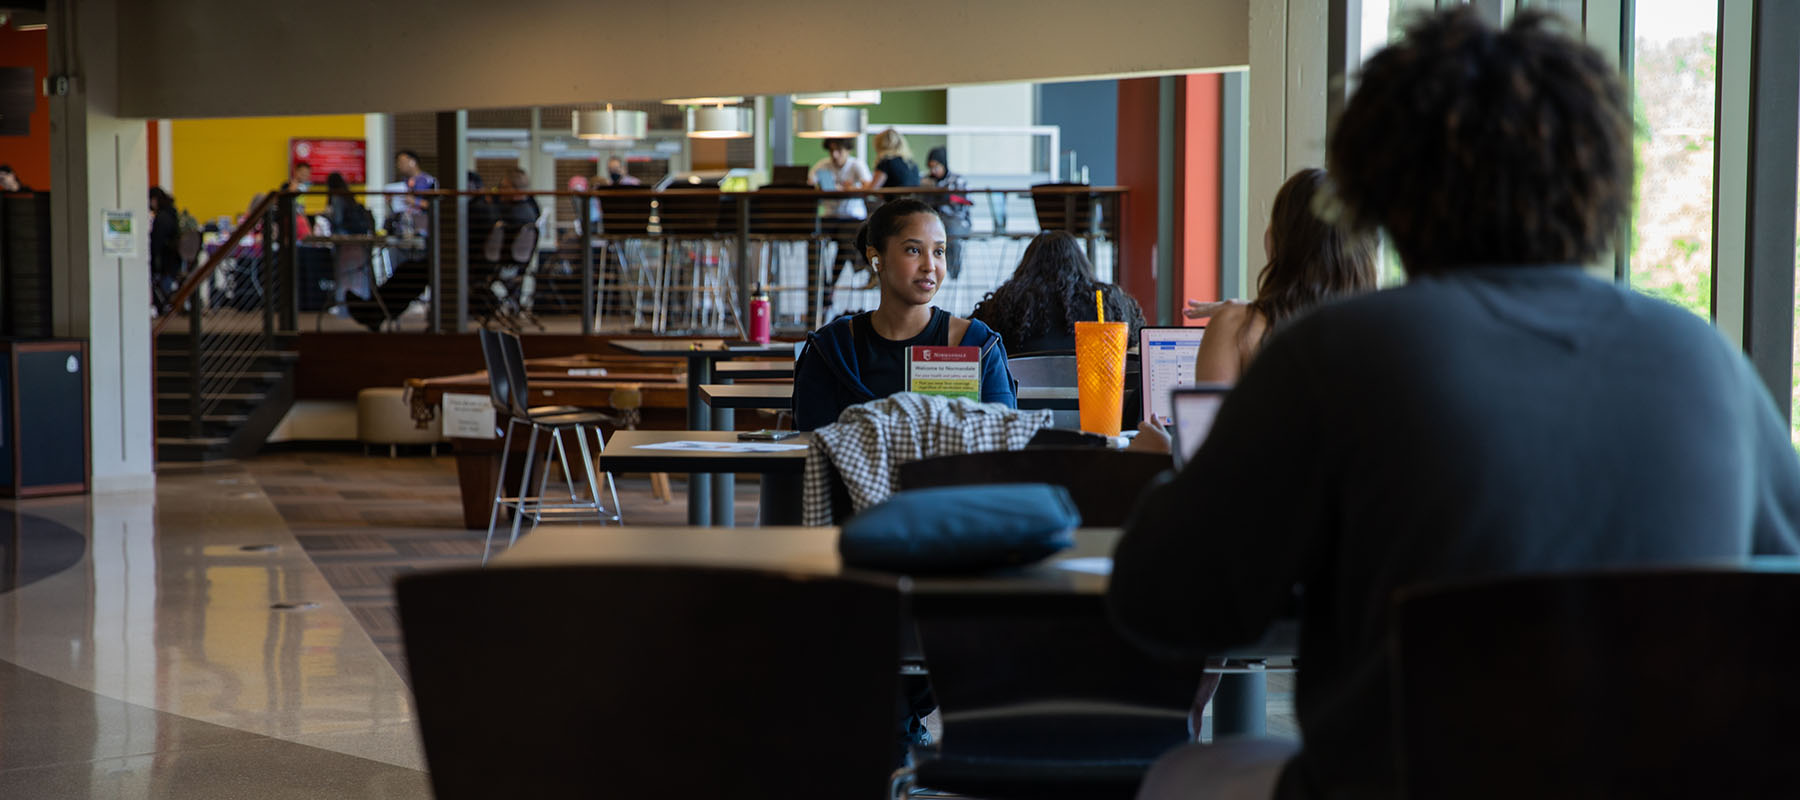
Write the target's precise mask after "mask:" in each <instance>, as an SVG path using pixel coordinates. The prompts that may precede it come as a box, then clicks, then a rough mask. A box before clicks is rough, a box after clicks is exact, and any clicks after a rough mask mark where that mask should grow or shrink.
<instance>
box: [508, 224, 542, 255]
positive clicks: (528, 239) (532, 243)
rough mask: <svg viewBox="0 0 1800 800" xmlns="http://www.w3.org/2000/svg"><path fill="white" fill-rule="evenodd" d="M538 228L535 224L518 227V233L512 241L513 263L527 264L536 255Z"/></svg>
mask: <svg viewBox="0 0 1800 800" xmlns="http://www.w3.org/2000/svg"><path fill="white" fill-rule="evenodd" d="M537 243H538V229H537V226H536V225H525V226H523V227H521V228H519V233H518V235H516V236H514V237H513V241H512V260H513V263H515V264H529V263H531V259H532V257H533V256H535V255H537Z"/></svg>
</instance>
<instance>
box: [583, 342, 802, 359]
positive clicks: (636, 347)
mask: <svg viewBox="0 0 1800 800" xmlns="http://www.w3.org/2000/svg"><path fill="white" fill-rule="evenodd" d="M608 344H611V345H612V346H613V347H616V348H619V349H620V350H623V351H625V352H627V353H630V354H632V355H638V356H655V357H658V358H670V357H680V358H690V359H692V358H710V359H726V358H737V357H740V356H758V357H762V358H780V357H783V356H785V357H787V358H790V359H791V358H793V356H794V343H793V342H770V343H768V344H754V343H752V344H742V345H732V346H729V347H728V346H726V343H725V340H724V339H614V340H612V341H610V342H608Z"/></svg>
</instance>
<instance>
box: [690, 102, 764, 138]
mask: <svg viewBox="0 0 1800 800" xmlns="http://www.w3.org/2000/svg"><path fill="white" fill-rule="evenodd" d="M754 116H755V115H754V114H753V113H752V112H751V110H750V109H748V108H744V107H742V106H724V105H716V106H712V107H710V108H706V107H702V108H690V109H688V110H687V135H688V138H690V139H748V138H750V135H751V132H752V131H753V130H754V129H755V124H756V123H755V120H754Z"/></svg>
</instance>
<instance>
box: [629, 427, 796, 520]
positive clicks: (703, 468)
mask: <svg viewBox="0 0 1800 800" xmlns="http://www.w3.org/2000/svg"><path fill="white" fill-rule="evenodd" d="M682 441H687V442H736V441H738V438H737V432H736V431H614V432H613V435H612V438H610V439H607V440H606V449H605V450H604V451H602V452H601V453H600V468H601V469H603V470H605V471H607V472H700V473H708V472H762V473H792V474H796V475H798V474H800V473H801V472H803V471H805V469H806V453H807V451H808V450H810V449H811V445H812V434H810V433H802V434H799V435H796V436H793V437H790V438H787V439H783V440H781V441H779V442H774V444H799V445H807V446H808V447H806V448H803V449H796V450H782V451H779V452H774V453H707V452H696V451H691V450H643V449H639V448H640V447H641V446H642V445H646V444H659V443H662V442H682ZM609 530H616V529H609ZM659 530H660V529H659Z"/></svg>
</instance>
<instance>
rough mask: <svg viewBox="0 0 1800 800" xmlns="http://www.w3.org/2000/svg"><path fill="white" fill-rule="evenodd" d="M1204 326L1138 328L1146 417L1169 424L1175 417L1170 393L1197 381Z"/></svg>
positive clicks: (1204, 331)
mask: <svg viewBox="0 0 1800 800" xmlns="http://www.w3.org/2000/svg"><path fill="white" fill-rule="evenodd" d="M1205 334H1206V328H1205V327H1204V326H1187V327H1144V328H1142V329H1140V330H1138V358H1139V359H1140V360H1141V364H1142V366H1141V367H1140V369H1141V370H1142V371H1143V387H1144V390H1143V392H1141V394H1142V396H1143V399H1144V417H1143V418H1144V419H1146V420H1149V419H1156V420H1159V421H1161V422H1162V424H1163V425H1168V424H1169V423H1170V421H1171V420H1173V419H1174V418H1175V413H1174V411H1172V410H1171V409H1170V407H1169V393H1170V392H1172V391H1174V390H1176V389H1178V388H1181V387H1184V386H1192V385H1193V383H1194V357H1195V356H1198V355H1199V354H1200V337H1202V336H1204V335H1205Z"/></svg>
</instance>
